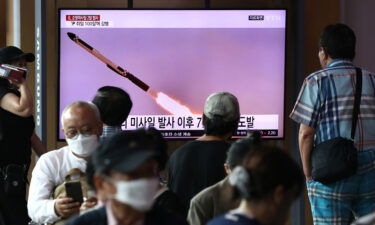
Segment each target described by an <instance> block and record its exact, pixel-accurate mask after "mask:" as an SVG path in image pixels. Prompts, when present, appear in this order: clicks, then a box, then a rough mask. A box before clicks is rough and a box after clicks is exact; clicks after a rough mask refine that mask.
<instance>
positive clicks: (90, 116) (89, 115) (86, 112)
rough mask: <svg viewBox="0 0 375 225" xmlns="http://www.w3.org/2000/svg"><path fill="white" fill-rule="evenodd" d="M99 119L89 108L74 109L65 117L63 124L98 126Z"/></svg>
mask: <svg viewBox="0 0 375 225" xmlns="http://www.w3.org/2000/svg"><path fill="white" fill-rule="evenodd" d="M96 122H97V119H96V117H95V113H94V112H93V110H92V109H90V108H89V107H72V108H71V109H69V110H68V111H67V112H66V113H65V115H64V117H63V124H76V125H83V124H96Z"/></svg>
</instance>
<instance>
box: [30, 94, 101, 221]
mask: <svg viewBox="0 0 375 225" xmlns="http://www.w3.org/2000/svg"><path fill="white" fill-rule="evenodd" d="M61 122H62V127H63V131H64V135H65V138H66V141H67V142H68V145H67V146H65V147H63V148H60V149H58V150H53V151H50V152H48V153H45V154H44V155H42V156H41V157H40V159H39V160H38V162H37V163H36V165H35V168H34V170H33V173H32V178H31V183H30V189H29V199H28V204H27V208H28V213H29V216H30V218H31V219H32V220H33V221H34V222H36V223H55V222H56V221H58V220H60V219H66V218H69V217H70V216H72V215H74V214H76V213H78V212H79V207H80V203H79V202H73V200H72V198H69V197H61V198H58V199H50V196H51V195H52V194H53V192H54V189H55V188H56V187H57V186H58V185H60V184H62V183H63V182H64V180H65V176H66V175H67V174H68V172H69V171H71V170H72V169H75V168H76V169H79V170H80V171H85V169H86V164H87V160H88V158H89V157H90V156H91V154H92V152H93V151H94V150H95V149H96V147H97V145H98V143H99V137H100V135H101V133H102V125H101V122H100V116H99V111H98V109H97V108H96V106H95V105H94V104H92V103H89V102H83V101H78V102H74V103H72V104H71V105H69V106H67V107H66V108H65V109H64V111H63V113H62V116H61Z"/></svg>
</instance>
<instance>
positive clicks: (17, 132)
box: [0, 82, 35, 166]
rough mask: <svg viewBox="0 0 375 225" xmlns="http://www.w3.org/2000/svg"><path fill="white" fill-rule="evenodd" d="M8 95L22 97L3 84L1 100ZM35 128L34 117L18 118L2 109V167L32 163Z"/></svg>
mask: <svg viewBox="0 0 375 225" xmlns="http://www.w3.org/2000/svg"><path fill="white" fill-rule="evenodd" d="M8 93H13V94H15V95H17V96H20V93H19V92H18V91H17V90H14V89H11V88H8V87H7V86H6V85H4V83H3V82H1V84H0V99H1V98H3V97H4V95H6V94H8ZM34 127H35V124H34V118H33V116H29V117H21V116H17V115H15V114H13V113H11V112H9V111H7V110H4V109H3V108H1V107H0V152H1V157H0V166H4V165H8V164H29V163H30V156H31V136H32V134H33V132H34Z"/></svg>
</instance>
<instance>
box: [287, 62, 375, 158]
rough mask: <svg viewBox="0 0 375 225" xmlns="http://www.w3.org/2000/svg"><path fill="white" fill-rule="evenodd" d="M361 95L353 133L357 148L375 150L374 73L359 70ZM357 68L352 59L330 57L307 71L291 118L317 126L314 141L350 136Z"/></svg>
mask: <svg viewBox="0 0 375 225" xmlns="http://www.w3.org/2000/svg"><path fill="white" fill-rule="evenodd" d="M362 76H363V79H362V80H363V81H362V97H361V104H360V114H359V115H358V122H357V128H356V134H355V138H354V139H355V140H354V141H355V144H356V147H357V148H358V150H359V151H367V150H375V129H374V127H375V75H374V73H371V72H369V71H366V70H362ZM355 87H356V70H355V66H354V65H353V63H352V62H351V61H347V60H337V59H336V60H333V61H332V62H331V63H330V64H328V65H327V67H326V68H324V69H323V70H320V71H317V72H315V73H313V74H311V75H309V76H308V77H307V78H306V79H305V81H304V83H303V85H302V88H301V91H300V93H299V96H298V98H297V102H296V104H295V106H294V109H293V111H292V112H291V114H290V118H291V119H292V120H294V121H296V122H298V123H302V124H305V125H307V126H309V127H312V128H315V129H316V134H315V144H319V143H320V142H323V141H327V140H330V139H332V138H335V137H345V138H349V139H350V138H351V126H352V113H353V105H354V94H355Z"/></svg>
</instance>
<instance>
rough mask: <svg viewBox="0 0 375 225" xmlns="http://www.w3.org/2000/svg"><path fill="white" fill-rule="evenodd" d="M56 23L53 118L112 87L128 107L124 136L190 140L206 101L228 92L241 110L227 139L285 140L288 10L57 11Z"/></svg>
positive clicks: (198, 128)
mask: <svg viewBox="0 0 375 225" xmlns="http://www.w3.org/2000/svg"><path fill="white" fill-rule="evenodd" d="M59 19H60V22H59V85H58V86H59V88H58V92H59V93H58V96H59V97H58V113H59V115H58V117H59V118H60V116H61V112H62V111H63V109H64V107H66V106H67V105H68V104H70V103H72V102H74V101H77V100H88V101H90V100H92V98H93V96H94V95H95V93H96V91H97V89H98V88H100V87H102V86H107V85H111V86H116V87H120V88H122V89H124V90H126V91H127V92H128V93H129V95H130V96H131V99H132V101H133V108H132V110H131V113H130V116H129V118H128V119H127V121H126V122H125V123H124V124H123V126H122V127H123V129H124V130H132V129H137V128H140V127H149V126H152V127H155V128H157V129H159V130H160V131H162V133H163V135H164V137H166V138H195V137H198V136H200V135H202V134H203V129H204V128H203V125H202V112H203V106H204V102H205V99H206V98H207V97H208V96H209V95H210V94H211V93H213V92H217V91H227V92H230V93H232V94H234V95H235V96H237V98H238V100H239V103H240V111H241V118H240V121H239V124H238V125H239V126H238V131H237V133H236V134H235V137H241V136H246V134H247V133H248V131H250V130H259V131H262V133H263V136H264V137H266V138H283V137H284V132H283V131H284V87H285V84H284V82H285V79H284V78H285V49H286V48H285V43H286V41H285V37H286V10H233V9H232V10H180V9H178V10H171V9H139V10H135V9H132V10H129V9H60V10H59ZM124 71H125V72H124ZM127 72H128V73H127ZM129 74H130V75H129ZM59 124H60V123H59ZM59 128H60V129H59V131H58V137H59V139H60V140H61V139H63V138H64V136H63V133H62V132H61V124H60V126H59Z"/></svg>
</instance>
